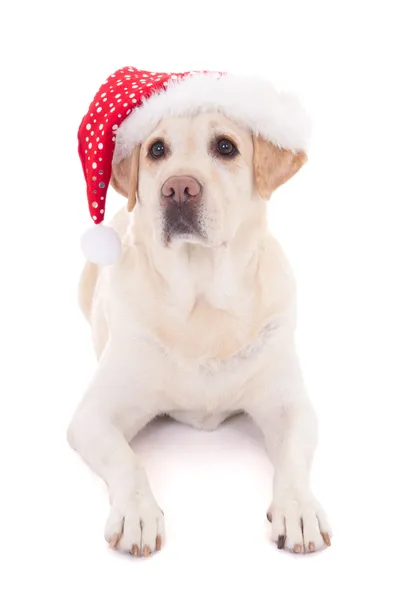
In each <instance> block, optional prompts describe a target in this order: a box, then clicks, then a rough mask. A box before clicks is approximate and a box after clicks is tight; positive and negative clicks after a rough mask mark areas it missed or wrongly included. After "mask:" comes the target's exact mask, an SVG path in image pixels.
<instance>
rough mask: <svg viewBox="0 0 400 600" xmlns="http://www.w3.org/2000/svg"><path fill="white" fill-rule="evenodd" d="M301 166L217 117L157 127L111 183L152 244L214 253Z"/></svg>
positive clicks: (293, 156)
mask: <svg viewBox="0 0 400 600" xmlns="http://www.w3.org/2000/svg"><path fill="white" fill-rule="evenodd" d="M305 162H306V155H305V153H304V152H302V151H301V152H292V151H290V150H285V149H280V148H278V147H277V146H274V145H273V144H271V143H270V142H268V141H266V140H265V139H263V138H261V137H258V136H255V135H252V134H251V133H250V132H249V130H248V129H246V128H244V127H241V126H239V125H238V124H237V123H236V122H234V121H232V120H231V119H228V118H227V117H225V116H223V115H222V114H220V113H218V112H215V113H203V114H198V115H196V116H190V117H168V118H165V119H163V120H161V121H160V122H159V123H158V125H157V126H156V128H155V129H154V130H153V132H152V133H151V135H150V136H148V138H147V139H146V140H145V141H144V142H143V143H142V144H141V145H140V146H137V147H136V148H135V149H134V151H133V153H132V155H131V156H130V157H128V158H124V159H123V160H122V161H120V162H119V163H118V164H114V166H113V174H112V179H111V183H112V185H113V187H114V188H115V189H116V190H117V191H118V192H120V193H121V194H123V195H124V196H125V197H127V198H128V210H130V211H131V210H133V208H134V206H135V204H136V203H138V207H137V210H139V211H140V213H141V219H142V222H143V221H144V223H145V224H146V229H148V230H149V231H151V232H152V237H153V239H155V240H157V241H158V242H160V243H161V244H163V245H165V246H174V245H177V244H181V243H182V242H186V243H192V244H200V245H203V246H208V247H218V246H221V245H226V244H229V242H230V241H231V240H232V239H233V238H234V236H235V234H236V233H237V231H238V229H239V228H240V227H241V226H242V225H243V224H244V223H246V222H250V221H252V220H254V219H255V218H257V215H259V214H260V213H259V209H258V206H259V203H260V202H262V201H263V200H265V199H268V198H269V197H270V195H271V193H272V192H273V191H274V190H275V189H276V188H277V187H278V186H280V185H282V184H283V183H284V182H285V181H287V180H288V179H289V178H290V177H292V176H293V175H294V174H295V173H296V172H297V171H298V170H299V169H300V167H301V166H302V165H303V164H304V163H305Z"/></svg>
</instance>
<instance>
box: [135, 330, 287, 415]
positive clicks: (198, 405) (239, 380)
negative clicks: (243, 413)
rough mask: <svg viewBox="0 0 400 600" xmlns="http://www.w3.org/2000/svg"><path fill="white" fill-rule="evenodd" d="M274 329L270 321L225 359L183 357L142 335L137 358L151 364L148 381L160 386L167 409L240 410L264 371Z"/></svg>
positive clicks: (213, 411) (151, 338) (210, 411)
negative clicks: (151, 369) (144, 340)
mask: <svg viewBox="0 0 400 600" xmlns="http://www.w3.org/2000/svg"><path fill="white" fill-rule="evenodd" d="M274 332H275V327H274V325H272V324H270V325H268V326H267V327H265V328H264V329H263V330H262V331H261V332H260V334H259V335H258V336H257V338H256V339H255V340H254V341H253V342H252V343H250V344H248V345H247V346H246V347H245V348H244V349H242V350H240V351H239V352H237V353H236V354H234V355H232V356H230V357H229V358H225V359H221V358H207V359H193V358H187V357H186V356H185V357H184V356H182V355H181V354H179V353H176V352H175V351H174V350H172V349H169V348H166V347H165V346H163V345H162V344H161V343H160V342H159V341H158V340H155V339H154V338H153V337H151V336H149V335H146V343H145V345H144V346H142V352H141V360H142V361H145V362H146V363H147V364H151V365H152V367H153V372H154V379H153V380H152V383H154V384H156V385H157V388H158V390H162V394H163V396H165V398H166V400H167V403H168V407H169V409H170V410H199V411H205V412H206V413H215V412H219V411H232V410H233V411H234V410H240V408H241V404H242V401H243V400H244V399H245V398H247V397H248V396H249V395H251V394H252V386H254V384H255V381H256V380H257V375H258V374H259V373H264V372H266V369H265V362H266V361H268V353H269V346H270V344H271V337H272V336H273V335H274ZM144 348H146V350H144Z"/></svg>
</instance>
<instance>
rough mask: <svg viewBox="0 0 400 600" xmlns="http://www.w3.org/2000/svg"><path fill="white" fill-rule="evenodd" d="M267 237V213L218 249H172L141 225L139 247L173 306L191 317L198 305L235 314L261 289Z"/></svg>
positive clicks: (192, 246)
mask: <svg viewBox="0 0 400 600" xmlns="http://www.w3.org/2000/svg"><path fill="white" fill-rule="evenodd" d="M266 236H267V221H266V214H265V209H263V210H262V211H260V214H257V215H254V218H253V219H252V220H251V221H247V222H245V223H243V224H242V225H241V226H240V227H239V229H238V230H237V232H236V234H235V236H234V237H233V239H232V240H230V241H229V242H227V243H225V244H221V245H219V246H218V247H207V246H203V245H201V244H192V243H178V244H172V245H171V246H170V247H165V246H162V245H161V244H157V243H154V242H153V240H152V239H151V236H150V235H148V234H146V233H145V232H144V231H143V226H142V224H141V223H140V222H139V220H137V222H136V223H135V241H136V242H139V244H138V248H139V251H140V252H144V253H145V255H146V260H147V261H148V262H149V265H150V267H151V272H153V275H154V276H155V278H156V279H157V280H158V285H160V286H161V287H162V289H163V293H164V294H167V296H168V297H169V300H170V302H171V303H173V304H174V305H175V306H176V308H179V310H181V311H182V313H183V314H188V313H190V312H191V311H192V310H193V308H194V306H195V305H196V303H197V302H199V301H202V302H207V303H208V304H209V305H210V306H212V307H214V308H216V309H220V310H224V311H233V312H235V311H234V305H236V304H237V303H238V302H245V300H246V298H248V297H249V295H252V291H254V289H255V286H256V285H257V271H258V269H259V260H260V253H261V252H262V250H263V248H264V242H265V239H266Z"/></svg>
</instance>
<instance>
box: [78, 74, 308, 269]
mask: <svg viewBox="0 0 400 600" xmlns="http://www.w3.org/2000/svg"><path fill="white" fill-rule="evenodd" d="M208 111H219V112H221V113H223V114H224V115H225V116H227V117H229V118H231V119H233V120H234V121H236V122H237V123H238V124H240V125H243V126H245V127H247V128H248V129H249V130H250V131H252V132H253V133H254V134H256V135H259V136H261V137H263V138H265V139H267V140H269V141H270V142H272V143H273V144H275V145H276V146H279V147H281V148H286V149H288V150H293V151H298V150H304V149H305V147H306V144H307V141H308V138H309V134H310V122H309V119H308V116H307V114H306V113H305V111H304V110H303V108H302V107H301V105H300V104H299V102H298V101H297V99H296V98H295V97H294V96H292V95H290V94H287V93H282V92H278V91H277V90H276V89H275V88H274V87H273V86H272V85H271V84H270V83H269V82H267V81H264V80H262V79H255V78H248V77H239V76H234V75H228V74H223V73H209V72H186V73H154V72H149V71H141V70H139V69H135V68H134V67H125V68H123V69H119V70H118V71H116V72H115V73H114V74H113V75H111V76H110V77H109V78H108V79H107V80H106V81H105V82H104V83H103V85H102V86H101V87H100V89H99V91H98V92H97V94H96V96H95V97H94V99H93V102H92V103H91V104H90V106H89V110H88V112H87V113H86V115H85V116H84V118H83V119H82V122H81V125H80V127H79V132H78V141H79V156H80V159H81V162H82V167H83V173H84V177H85V179H86V187H87V198H88V203H89V212H90V216H91V218H92V220H93V222H94V226H93V227H92V228H91V229H89V230H88V231H87V232H86V233H85V234H84V236H83V237H82V249H83V252H84V254H85V256H86V258H87V260H89V261H91V262H94V263H98V264H111V263H113V262H116V261H117V260H118V258H119V256H120V254H121V241H120V239H119V237H118V235H117V233H116V232H115V231H114V229H112V228H111V227H106V226H104V225H102V224H101V223H102V222H103V220H104V211H105V206H106V195H107V188H108V185H109V182H110V179H111V170H112V164H113V163H118V162H119V161H121V160H122V159H123V158H125V157H127V156H129V155H130V154H131V153H132V150H133V149H134V147H135V146H137V145H138V144H140V143H141V142H143V141H144V140H145V139H146V138H147V137H148V136H149V135H150V134H151V132H152V130H153V129H154V128H155V127H156V125H157V123H158V122H159V121H160V120H161V119H162V118H164V117H169V116H190V115H196V114H199V113H201V112H208Z"/></svg>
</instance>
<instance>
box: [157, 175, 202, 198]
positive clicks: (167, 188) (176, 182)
mask: <svg viewBox="0 0 400 600" xmlns="http://www.w3.org/2000/svg"><path fill="white" fill-rule="evenodd" d="M161 194H162V195H163V197H164V198H166V199H168V200H169V199H170V200H172V201H173V202H176V203H178V204H184V203H185V202H188V201H189V200H198V199H199V198H200V194H201V185H200V183H199V182H198V181H197V179H195V178H194V177H190V176H187V175H182V176H178V177H170V178H169V179H167V181H165V182H164V184H163V186H162V188H161Z"/></svg>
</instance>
